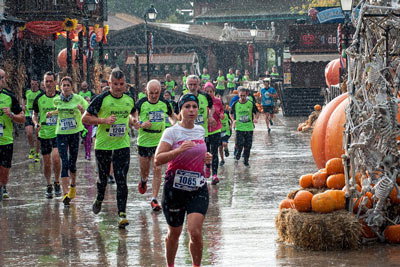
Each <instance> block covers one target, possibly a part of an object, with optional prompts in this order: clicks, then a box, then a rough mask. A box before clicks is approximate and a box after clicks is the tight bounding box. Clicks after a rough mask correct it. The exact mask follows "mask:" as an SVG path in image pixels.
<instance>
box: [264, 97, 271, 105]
mask: <svg viewBox="0 0 400 267" xmlns="http://www.w3.org/2000/svg"><path fill="white" fill-rule="evenodd" d="M271 104H272V100H271V99H266V100H265V101H264V105H265V106H269V105H271Z"/></svg>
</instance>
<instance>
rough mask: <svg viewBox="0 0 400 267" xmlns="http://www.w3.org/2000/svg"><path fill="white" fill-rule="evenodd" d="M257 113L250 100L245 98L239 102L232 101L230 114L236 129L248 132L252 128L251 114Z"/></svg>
mask: <svg viewBox="0 0 400 267" xmlns="http://www.w3.org/2000/svg"><path fill="white" fill-rule="evenodd" d="M256 113H257V108H256V105H254V103H253V102H252V101H249V100H247V101H246V103H243V104H241V103H240V102H239V100H238V101H236V102H235V103H233V105H232V109H231V114H233V116H234V118H235V120H236V131H240V132H249V131H253V130H254V124H253V114H256Z"/></svg>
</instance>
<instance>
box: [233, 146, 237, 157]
mask: <svg viewBox="0 0 400 267" xmlns="http://www.w3.org/2000/svg"><path fill="white" fill-rule="evenodd" d="M236 154H237V149H236V148H235V150H234V151H233V156H234V157H236Z"/></svg>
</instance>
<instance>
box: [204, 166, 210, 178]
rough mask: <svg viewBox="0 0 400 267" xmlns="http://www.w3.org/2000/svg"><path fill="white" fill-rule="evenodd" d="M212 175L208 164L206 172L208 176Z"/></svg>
mask: <svg viewBox="0 0 400 267" xmlns="http://www.w3.org/2000/svg"><path fill="white" fill-rule="evenodd" d="M210 175H211V171H210V168H209V167H207V166H206V173H205V176H206V178H210Z"/></svg>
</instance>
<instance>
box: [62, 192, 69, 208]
mask: <svg viewBox="0 0 400 267" xmlns="http://www.w3.org/2000/svg"><path fill="white" fill-rule="evenodd" d="M62 202H63V203H64V206H69V203H70V202H71V199H70V198H69V196H68V194H65V195H64V197H63V199H62Z"/></svg>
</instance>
